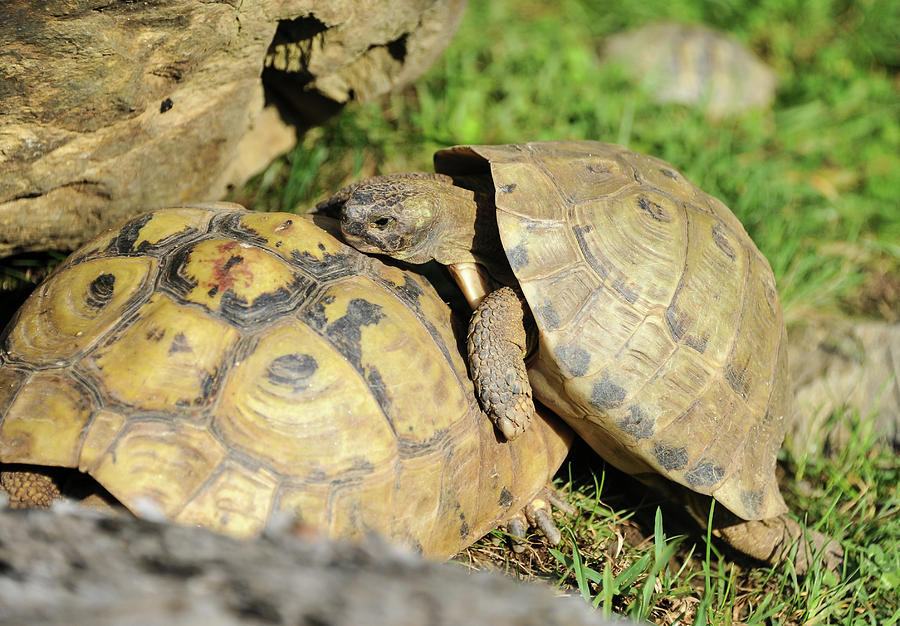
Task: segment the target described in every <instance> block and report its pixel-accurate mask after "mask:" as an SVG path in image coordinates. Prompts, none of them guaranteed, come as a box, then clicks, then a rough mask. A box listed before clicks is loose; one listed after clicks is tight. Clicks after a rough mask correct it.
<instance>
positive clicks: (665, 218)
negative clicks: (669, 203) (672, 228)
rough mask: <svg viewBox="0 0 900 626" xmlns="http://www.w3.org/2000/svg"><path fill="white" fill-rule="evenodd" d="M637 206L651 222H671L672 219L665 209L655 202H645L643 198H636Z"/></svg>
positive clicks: (645, 199)
mask: <svg viewBox="0 0 900 626" xmlns="http://www.w3.org/2000/svg"><path fill="white" fill-rule="evenodd" d="M638 206H639V207H640V209H641V211H644V212H645V213H647V215H649V216H650V217H651V218H652V219H653V220H655V221H657V222H671V221H672V218H671V217H670V216H669V214H668V213H667V212H666V210H665V209H663V208H662V207H661V206H660V205H658V204H656V203H655V202H651V201H650V200H647V198H644V197H643V196H642V197H640V198H638Z"/></svg>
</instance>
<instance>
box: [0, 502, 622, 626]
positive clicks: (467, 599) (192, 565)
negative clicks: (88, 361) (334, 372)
mask: <svg viewBox="0 0 900 626" xmlns="http://www.w3.org/2000/svg"><path fill="white" fill-rule="evenodd" d="M0 622H2V623H10V624H12V623H15V624H37V623H40V624H96V625H105V624H129V625H152V624H160V625H162V624H165V625H170V624H175V625H179V624H309V625H325V624H367V625H368V624H371V625H379V624H384V625H388V624H390V625H403V624H409V625H422V624H429V625H440V624H448V625H449V624H498V625H499V624H510V625H512V624H517V625H522V624H535V625H537V624H569V625H580V624H597V625H600V626H604V625H606V626H612V625H613V624H622V623H623V622H618V621H612V620H608V619H604V618H602V617H600V616H599V615H598V614H596V613H594V612H592V611H591V609H590V607H588V606H587V605H586V604H585V603H584V602H583V601H582V600H581V599H580V598H575V597H558V596H554V593H553V591H552V590H551V589H550V588H549V587H546V586H543V585H539V584H525V583H519V582H516V581H514V580H512V579H509V578H506V577H504V576H501V575H499V574H494V573H488V572H476V573H468V572H466V571H465V570H463V569H462V568H461V567H458V566H454V565H450V564H439V563H429V562H425V561H423V560H421V559H420V558H419V557H418V556H416V555H414V554H412V553H410V552H407V551H405V550H401V549H399V548H394V547H391V546H387V545H384V544H379V543H369V544H365V545H350V544H340V543H333V542H329V541H325V540H314V539H310V538H306V539H301V538H298V537H294V536H288V535H286V534H283V533H278V532H274V533H270V534H268V535H266V536H263V537H261V538H259V539H257V540H253V541H243V542H242V541H239V540H234V539H230V538H227V537H223V536H220V535H215V534H213V533H211V532H208V531H205V530H201V529H198V528H190V527H184V526H180V527H179V526H169V525H161V524H154V523H151V522H146V521H141V520H137V519H133V518H127V517H124V516H123V517H108V516H100V515H97V514H87V513H84V512H80V513H76V512H62V511H59V510H58V509H57V510H52V511H28V512H23V511H11V510H8V509H2V510H0Z"/></svg>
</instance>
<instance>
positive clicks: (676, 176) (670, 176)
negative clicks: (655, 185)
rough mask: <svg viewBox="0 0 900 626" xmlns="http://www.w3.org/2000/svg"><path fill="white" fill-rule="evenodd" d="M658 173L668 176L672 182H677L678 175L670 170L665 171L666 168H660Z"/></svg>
mask: <svg viewBox="0 0 900 626" xmlns="http://www.w3.org/2000/svg"><path fill="white" fill-rule="evenodd" d="M659 171H660V172H662V173H663V176H668V177H669V178H671V179H672V180H678V174H676V173H675V172H673V171H672V170H667V169H666V168H662V169H660V170H659Z"/></svg>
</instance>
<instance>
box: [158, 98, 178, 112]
mask: <svg viewBox="0 0 900 626" xmlns="http://www.w3.org/2000/svg"><path fill="white" fill-rule="evenodd" d="M173 106H175V103H174V102H172V98H166V99H165V100H163V101H162V102H160V103H159V112H160V113H167V112H168V111H171V110H172V107H173Z"/></svg>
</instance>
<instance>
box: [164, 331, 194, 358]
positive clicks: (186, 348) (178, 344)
mask: <svg viewBox="0 0 900 626" xmlns="http://www.w3.org/2000/svg"><path fill="white" fill-rule="evenodd" d="M176 352H193V348H191V346H190V344H189V343H188V341H187V337H185V336H184V333H178V334H177V335H175V336H174V337H172V343H171V345H170V346H169V354H170V355H172V354H175V353H176Z"/></svg>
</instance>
